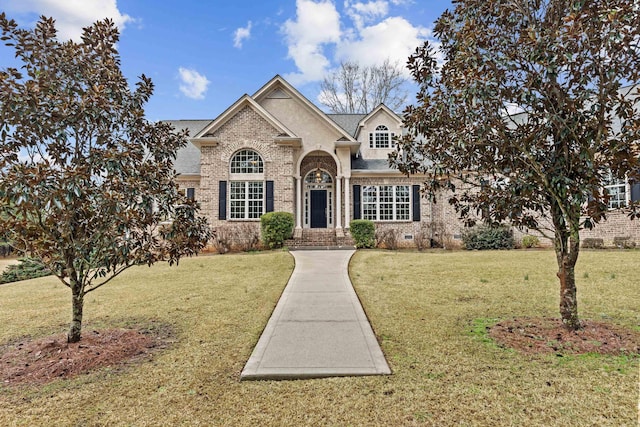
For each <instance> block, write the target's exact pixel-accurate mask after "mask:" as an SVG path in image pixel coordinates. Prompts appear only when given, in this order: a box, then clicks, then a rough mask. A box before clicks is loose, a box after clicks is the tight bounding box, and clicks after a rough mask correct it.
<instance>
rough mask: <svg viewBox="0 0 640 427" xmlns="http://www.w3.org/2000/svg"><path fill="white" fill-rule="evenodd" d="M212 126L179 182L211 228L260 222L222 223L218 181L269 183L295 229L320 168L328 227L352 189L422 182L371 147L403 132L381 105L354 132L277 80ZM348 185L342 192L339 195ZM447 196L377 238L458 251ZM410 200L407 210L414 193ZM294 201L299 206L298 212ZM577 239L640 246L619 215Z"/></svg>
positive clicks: (389, 224)
mask: <svg viewBox="0 0 640 427" xmlns="http://www.w3.org/2000/svg"><path fill="white" fill-rule="evenodd" d="M210 123H211V124H210V125H208V126H207V127H206V128H204V129H203V131H202V132H201V135H199V136H197V137H196V138H194V140H193V141H196V142H197V141H198V140H199V138H200V139H201V140H202V141H204V142H203V143H202V144H201V145H200V151H199V155H200V159H199V160H200V163H199V164H200V174H199V176H195V175H193V174H191V175H185V176H180V177H179V178H178V183H179V185H180V187H181V188H194V189H195V197H196V200H198V201H199V202H200V204H201V207H202V213H203V214H204V215H205V216H206V217H207V219H208V221H209V223H210V224H211V225H212V226H213V227H214V228H215V227H219V226H221V225H239V224H246V223H251V224H257V223H258V222H259V220H258V219H253V220H230V219H229V218H230V215H229V203H228V202H226V208H227V211H226V218H227V219H226V220H221V219H220V217H219V207H220V194H219V188H220V184H219V183H220V182H221V181H224V182H226V183H228V182H230V181H234V180H238V181H247V180H259V181H264V182H267V181H272V182H273V209H274V210H275V211H286V212H291V213H293V214H294V217H296V225H297V226H298V228H307V227H309V223H308V221H307V220H306V219H305V218H304V217H305V214H304V207H305V203H309V200H308V199H309V198H308V197H307V198H305V189H306V184H305V182H304V179H305V177H306V176H307V174H309V173H310V172H313V171H314V170H316V169H318V168H320V169H321V170H323V171H325V172H327V173H328V174H329V175H330V176H331V181H332V182H331V185H330V190H329V191H331V192H332V193H330V194H331V196H330V199H331V209H332V210H331V218H330V220H329V221H328V224H329V228H333V227H336V228H338V226H340V225H341V226H342V227H343V228H348V227H349V221H350V220H351V219H353V218H354V192H355V191H356V189H357V188H363V187H364V186H368V185H410V186H414V185H420V184H422V177H420V176H415V177H409V178H408V177H406V176H404V175H401V174H400V173H399V172H397V171H393V170H391V169H389V168H388V166H386V165H384V159H386V158H387V156H388V153H389V152H391V151H392V149H374V148H370V147H369V134H370V133H371V132H373V131H375V129H376V127H377V126H378V125H384V126H386V127H387V128H388V129H389V132H393V133H395V134H400V133H401V131H402V129H401V127H400V126H401V122H400V120H399V118H398V117H397V116H395V115H393V113H391V112H389V111H388V110H387V109H386V107H384V108H380V107H378V108H377V109H376V110H375V111H374V112H373V113H371V114H369V115H368V116H364V118H363V119H362V120H361V121H360V122H359V123H358V125H357V127H355V129H351V130H349V132H347V131H345V130H344V129H343V128H340V127H339V126H337V125H336V124H335V123H334V122H333V121H332V120H330V119H329V118H328V117H327V116H326V115H325V114H324V113H322V112H321V111H320V110H318V109H317V107H315V106H313V105H312V104H311V103H310V102H309V101H308V100H306V99H305V98H304V97H303V96H302V95H301V94H300V93H299V92H297V91H296V90H295V89H294V88H292V87H291V86H290V85H289V84H288V83H286V82H285V81H284V80H282V79H281V78H280V77H276V78H274V79H273V80H272V81H271V82H269V83H268V84H267V85H265V87H263V89H261V90H260V91H259V92H258V93H257V94H256V95H254V97H253V98H250V97H247V96H245V97H244V98H241V100H239V101H238V103H236V104H235V105H234V106H232V107H230V109H229V110H227V111H226V112H225V113H224V114H223V115H221V117H220V118H218V119H216V120H215V121H213V122H210ZM194 143H195V142H194ZM196 145H197V144H196ZM243 149H249V150H253V151H255V152H257V153H258V154H259V155H260V157H261V158H262V160H263V164H264V173H262V174H256V175H250V176H243V175H246V174H232V173H231V171H230V162H231V159H232V157H233V156H234V155H235V153H237V152H238V151H239V150H243ZM356 155H357V157H356ZM357 158H359V159H360V160H359V162H360V164H365V165H369V166H371V165H373V164H374V163H375V164H376V166H375V167H377V168H378V169H375V168H374V169H371V170H368V169H367V168H366V167H365V168H364V169H358V170H356V169H352V164H353V162H355V161H356V160H355V159H357ZM367 161H369V162H370V163H367ZM372 161H373V163H371V162H372ZM376 162H377V163H376ZM381 164H382V165H383V166H380V165H381ZM178 172H179V171H178ZM239 175H240V176H239ZM298 180H299V181H298ZM347 183H348V188H346V189H345V185H347ZM298 190H299V191H300V193H298ZM306 194H307V195H308V193H306ZM316 194H317V193H316ZM450 196H451V194H449V193H447V192H444V191H443V192H442V193H441V194H439V195H438V196H437V197H436V201H435V203H434V202H432V201H430V200H429V199H427V198H425V197H421V198H420V218H419V221H414V217H413V212H411V213H410V220H408V221H379V222H376V229H377V231H378V233H379V234H381V233H384V232H388V231H389V230H395V233H396V234H397V237H398V242H397V243H398V246H399V247H414V246H416V244H417V243H421V244H423V245H424V244H425V242H426V246H429V245H430V244H432V243H435V244H437V245H439V246H444V247H447V248H455V247H460V246H461V243H462V240H461V235H462V233H463V230H464V225H463V223H462V221H461V220H459V218H458V214H457V213H456V212H455V210H454V209H453V207H452V206H451V205H450V204H449V203H448V199H449V197H450ZM227 197H228V196H227ZM265 197H266V196H265ZM411 197H412V200H411V206H412V208H411V210H412V211H413V194H412V196H411ZM338 201H339V202H340V203H339V205H338ZM298 203H300V206H297V205H298ZM306 206H308V205H306ZM297 209H300V212H297ZM345 209H347V211H345ZM338 215H340V217H339V218H338ZM525 234H533V235H535V233H533V232H531V233H527V232H523V231H519V230H514V237H515V238H516V240H517V241H519V240H520V239H521V238H522V236H523V235H525ZM581 236H582V238H583V239H584V238H602V239H603V241H604V244H605V245H606V246H612V245H613V243H614V239H616V238H625V237H628V238H629V240H630V241H635V242H636V245H638V246H640V221H630V220H629V219H628V218H627V217H626V215H624V214H623V213H619V212H612V213H610V214H609V215H608V220H607V221H606V222H603V223H601V224H598V225H597V226H596V228H595V229H594V230H585V231H583V232H582V234H581ZM540 241H541V244H542V245H550V244H551V242H550V241H549V240H548V239H544V238H542V237H541V238H540Z"/></svg>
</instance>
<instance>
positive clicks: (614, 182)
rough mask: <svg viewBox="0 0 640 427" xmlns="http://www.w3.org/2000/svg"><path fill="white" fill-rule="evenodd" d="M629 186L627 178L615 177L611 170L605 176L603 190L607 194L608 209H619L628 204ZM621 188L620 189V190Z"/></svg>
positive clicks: (629, 198) (629, 200) (629, 199)
mask: <svg viewBox="0 0 640 427" xmlns="http://www.w3.org/2000/svg"><path fill="white" fill-rule="evenodd" d="M630 187H631V186H630V185H629V180H628V179H627V178H626V177H625V178H624V179H619V178H615V177H614V176H613V175H612V174H611V172H609V174H608V176H607V177H606V178H605V184H604V188H603V191H604V192H605V194H608V195H609V209H610V210H614V209H620V208H625V207H627V206H629V203H630V202H631V188H630ZM621 190H622V191H621Z"/></svg>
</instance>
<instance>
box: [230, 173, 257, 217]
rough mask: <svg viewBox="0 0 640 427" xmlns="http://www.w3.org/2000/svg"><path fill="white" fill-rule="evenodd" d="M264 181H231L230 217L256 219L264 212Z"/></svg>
mask: <svg viewBox="0 0 640 427" xmlns="http://www.w3.org/2000/svg"><path fill="white" fill-rule="evenodd" d="M263 190H264V182H262V181H232V182H231V183H230V189H229V206H230V211H231V219H257V218H260V215H262V213H263V212H264V191H263Z"/></svg>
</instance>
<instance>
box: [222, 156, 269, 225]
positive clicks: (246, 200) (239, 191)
mask: <svg viewBox="0 0 640 427" xmlns="http://www.w3.org/2000/svg"><path fill="white" fill-rule="evenodd" d="M230 172H231V177H230V178H231V180H230V182H229V195H228V197H229V215H230V218H231V219H235V220H258V219H260V215H262V214H263V213H264V212H265V209H266V204H265V181H264V175H263V174H264V162H263V161H262V157H260V154H258V153H257V152H256V151H254V150H250V149H243V150H240V151H238V152H237V153H236V154H234V155H233V157H232V158H231V165H230Z"/></svg>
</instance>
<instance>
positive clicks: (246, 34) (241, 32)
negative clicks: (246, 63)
mask: <svg viewBox="0 0 640 427" xmlns="http://www.w3.org/2000/svg"><path fill="white" fill-rule="evenodd" d="M250 37H251V21H249V22H248V23H247V26H246V27H240V28H238V29H236V31H235V33H234V35H233V47H235V48H238V49H241V48H242V42H243V41H244V40H248V39H249V38H250Z"/></svg>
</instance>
